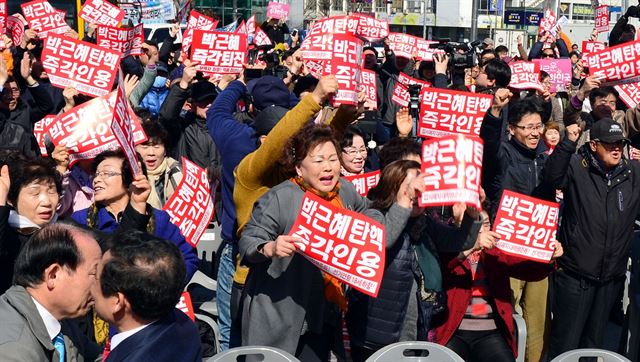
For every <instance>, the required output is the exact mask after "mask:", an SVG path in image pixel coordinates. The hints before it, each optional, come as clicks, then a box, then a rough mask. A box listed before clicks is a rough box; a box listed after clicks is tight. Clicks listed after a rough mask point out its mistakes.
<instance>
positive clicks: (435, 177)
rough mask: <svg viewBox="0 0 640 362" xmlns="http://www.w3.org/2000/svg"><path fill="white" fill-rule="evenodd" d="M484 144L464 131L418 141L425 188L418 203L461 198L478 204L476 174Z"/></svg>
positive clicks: (451, 201)
mask: <svg viewBox="0 0 640 362" xmlns="http://www.w3.org/2000/svg"><path fill="white" fill-rule="evenodd" d="M483 150H484V145H483V143H482V139H480V138H479V137H471V136H465V135H457V136H447V137H443V138H432V139H430V140H426V141H424V142H423V143H422V173H423V174H424V175H425V176H424V184H425V191H424V192H423V193H422V195H421V197H420V199H419V204H420V206H423V207H424V206H441V205H453V204H455V203H457V202H464V203H466V204H468V205H473V206H475V207H476V208H480V175H481V172H482V152H483Z"/></svg>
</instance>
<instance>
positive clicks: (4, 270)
mask: <svg viewBox="0 0 640 362" xmlns="http://www.w3.org/2000/svg"><path fill="white" fill-rule="evenodd" d="M638 13H639V12H638V9H637V8H636V7H635V6H632V7H630V8H629V10H628V11H627V13H626V14H625V15H624V16H623V17H621V19H620V20H619V21H618V23H617V24H616V26H615V27H614V28H613V30H612V31H611V33H610V34H609V40H608V43H609V45H610V46H614V45H617V44H623V43H625V42H630V41H634V39H635V29H634V27H633V26H631V25H629V24H628V18H629V17H634V16H636V17H637V16H638V15H639V14H638ZM262 28H263V30H264V32H265V33H266V34H267V36H268V37H269V38H270V39H271V40H272V42H273V43H274V44H282V46H277V48H278V49H283V50H284V51H272V52H273V53H272V54H275V55H276V56H277V59H278V66H279V67H282V68H284V69H285V71H284V72H282V73H283V75H282V74H278V72H271V74H268V73H269V72H268V71H267V69H264V67H262V68H258V71H259V72H261V75H260V76H259V77H253V79H248V78H247V77H246V75H247V74H248V72H246V71H243V72H239V73H237V74H224V75H222V76H220V77H211V78H209V77H206V76H204V75H203V73H201V72H199V71H198V67H197V64H195V63H193V62H191V61H190V60H189V59H188V57H187V55H185V54H181V52H180V47H179V46H175V45H174V42H175V40H176V37H177V35H178V32H179V31H180V27H179V25H177V24H175V25H173V26H172V27H171V30H170V32H169V35H168V37H167V38H166V39H164V40H163V42H162V44H157V43H155V42H153V41H146V42H145V43H144V44H143V45H142V48H143V49H142V50H143V52H142V55H140V56H128V57H125V58H123V59H122V61H121V69H122V71H123V73H124V75H125V77H124V83H125V84H124V87H125V88H126V94H127V97H128V100H129V103H130V106H131V108H132V109H133V110H134V112H135V114H136V116H137V118H138V120H139V121H140V123H141V125H142V129H143V130H144V133H145V134H146V136H147V138H146V141H144V142H143V143H140V144H138V145H136V147H135V150H136V151H137V157H138V159H139V164H140V167H141V169H142V174H141V175H134V174H133V173H132V172H131V169H130V167H129V164H128V160H127V156H126V154H125V152H124V151H123V150H122V149H112V150H108V151H104V152H101V153H100V154H98V155H96V156H95V157H94V158H91V159H81V160H78V161H77V162H75V163H73V164H72V165H71V162H70V156H71V155H72V154H73V152H74V150H73V149H72V148H70V147H67V146H66V145H65V144H62V143H61V144H52V143H51V142H49V141H47V142H45V143H46V148H47V155H46V156H42V155H41V148H40V145H39V144H38V142H37V141H36V139H35V136H34V124H35V123H36V122H37V121H40V120H41V119H42V118H43V117H45V116H46V115H59V114H63V113H65V112H69V111H70V110H72V109H73V108H74V107H76V106H79V105H81V104H83V103H84V102H87V101H89V100H90V99H91V97H88V96H86V95H83V94H80V93H79V92H78V91H77V90H76V89H73V88H64V89H62V88H58V87H56V86H53V85H52V83H51V81H50V80H49V78H48V76H47V73H46V71H44V70H43V67H42V59H41V58H40V54H41V51H42V47H43V42H42V39H40V38H39V37H38V34H37V32H35V31H34V30H32V29H26V30H25V32H24V34H23V35H22V39H21V41H20V43H18V44H14V43H13V42H12V39H11V38H10V37H9V36H7V35H3V36H2V39H3V41H4V43H5V44H6V45H7V47H6V49H5V50H4V51H3V57H2V59H1V60H0V84H2V87H3V88H2V93H1V95H0V166H1V168H0V293H3V294H2V296H1V297H0V324H1V325H2V327H3V328H2V329H1V330H0V360H3V361H4V360H21V361H27V360H28V361H65V360H78V361H82V360H96V359H99V358H101V357H100V355H101V354H102V360H103V361H109V362H111V361H147V360H149V361H151V360H153V361H198V360H201V359H202V358H203V356H206V355H207V354H208V352H209V351H207V350H206V349H204V350H203V347H202V346H203V345H207V343H206V342H207V341H206V338H210V337H208V335H207V336H205V335H204V334H202V333H201V331H199V330H198V328H197V327H196V324H194V323H193V322H192V321H191V320H190V319H189V318H188V317H187V316H186V315H185V314H184V313H182V312H181V311H179V310H177V309H176V308H175V306H176V304H177V303H178V301H179V299H180V296H181V293H182V291H183V289H184V288H185V285H186V284H187V282H188V281H189V280H190V279H191V277H192V276H193V275H194V273H196V271H197V270H198V264H199V261H198V255H197V252H196V249H195V248H194V247H193V246H192V245H191V244H189V243H188V242H187V240H185V236H184V235H182V233H181V232H180V229H179V228H178V226H176V225H174V224H173V223H172V221H171V218H170V216H169V214H168V213H167V212H166V211H163V207H164V206H165V204H166V203H167V202H168V200H169V199H170V198H171V196H172V195H173V194H174V192H176V190H177V189H178V185H179V184H180V182H181V180H182V178H183V171H184V170H183V168H182V167H183V166H182V165H181V163H180V162H179V160H181V159H182V158H186V159H188V160H190V161H192V162H193V163H195V164H196V165H198V166H199V167H201V168H204V169H206V170H207V173H208V175H209V177H210V179H211V180H218V181H219V185H220V187H219V190H216V189H213V190H212V193H213V194H215V193H219V195H217V197H215V199H216V204H215V209H216V212H215V214H216V220H217V222H216V225H217V226H216V227H220V228H221V235H222V239H223V244H222V246H221V248H220V252H219V255H218V257H219V267H218V268H217V275H210V277H212V278H214V279H216V280H217V293H216V303H217V307H218V318H217V323H218V324H219V327H220V337H221V339H220V341H219V343H220V346H221V349H222V350H226V349H229V348H233V347H238V346H252V345H263V346H271V347H276V348H280V349H282V350H284V351H287V352H289V353H290V354H292V355H295V356H296V357H298V358H299V359H300V360H301V361H328V360H329V359H330V358H335V359H337V360H338V361H365V360H367V358H369V357H370V356H371V355H373V354H374V353H375V352H376V351H377V350H379V349H381V348H382V347H384V346H387V345H389V344H392V343H395V342H399V341H415V340H417V341H431V342H436V343H439V344H442V345H445V346H447V347H448V348H450V349H451V350H453V351H454V352H456V353H457V354H458V355H459V356H461V357H462V358H463V359H464V360H465V361H492V362H494V361H514V360H515V358H516V355H517V353H518V351H517V340H516V334H515V331H514V329H515V327H514V318H513V314H514V313H519V314H522V316H523V318H524V320H525V322H526V326H527V337H526V351H525V360H526V361H530V362H534V361H535V362H538V361H545V360H550V359H552V358H554V357H556V356H558V355H560V354H562V353H563V352H566V351H569V350H573V349H577V348H603V347H604V339H605V333H606V331H607V327H606V326H607V323H609V322H610V319H611V316H613V315H615V314H616V312H620V310H621V306H619V305H618V304H619V303H620V302H621V299H622V292H623V289H624V285H625V275H626V272H627V264H628V260H629V256H630V250H631V247H632V242H633V240H634V225H635V220H636V218H637V217H638V214H639V212H640V193H639V192H638V191H637V190H638V189H639V188H640V185H639V184H638V183H639V182H640V163H638V159H640V152H639V151H638V149H637V148H640V142H639V141H640V112H639V111H638V110H637V107H636V108H628V107H627V106H626V105H625V104H623V103H622V102H620V99H619V96H618V92H617V91H616V90H615V89H614V88H612V87H610V86H603V85H602V84H601V80H600V79H599V78H598V77H596V76H594V75H590V74H589V73H588V69H586V68H585V67H584V66H583V64H582V62H581V57H582V54H581V52H580V51H579V50H578V47H577V45H575V44H567V43H566V42H565V40H564V39H566V37H564V36H561V35H560V34H559V35H558V36H557V38H556V40H555V42H549V41H548V40H549V36H550V35H549V34H545V33H542V34H541V35H540V37H539V39H537V41H536V42H534V43H533V44H532V45H531V47H530V51H529V53H528V54H527V52H526V49H525V48H526V46H527V44H526V43H525V42H524V40H523V39H522V38H519V39H518V49H508V48H506V47H505V46H502V45H501V46H498V47H495V48H494V43H493V41H492V40H491V39H486V40H485V41H484V43H483V44H482V51H481V52H479V53H478V54H474V57H475V59H474V60H475V64H474V66H473V67H470V68H466V69H464V71H463V72H461V71H460V69H457V68H454V67H451V65H450V64H449V63H450V61H451V55H450V54H449V55H448V54H441V53H438V54H435V55H434V56H433V60H430V61H426V60H422V61H420V60H416V59H415V58H411V59H408V58H403V57H400V56H396V54H394V52H393V50H392V47H391V46H390V45H391V41H390V40H389V39H384V40H383V41H382V44H383V51H382V52H379V51H378V50H377V49H376V48H375V47H373V46H365V47H364V48H363V54H362V58H363V65H362V67H363V68H364V69H368V70H372V71H375V72H376V73H375V74H376V75H375V77H376V79H375V81H376V84H377V89H376V90H377V95H378V97H377V107H375V108H376V109H373V108H372V107H371V106H370V105H367V102H366V99H365V97H364V95H363V94H362V93H360V94H359V95H358V105H357V106H352V105H344V104H343V105H340V106H337V107H332V106H331V99H332V97H333V96H334V95H335V94H336V93H337V92H338V90H339V88H340V85H339V82H338V80H337V79H336V77H335V76H334V75H325V76H321V77H314V76H313V75H312V74H310V71H309V69H308V68H307V67H306V66H305V59H304V57H303V55H302V53H301V52H300V49H299V47H300V44H301V43H302V42H303V40H304V36H305V32H304V31H303V30H302V29H300V30H297V29H292V30H290V29H289V28H288V27H287V25H286V23H284V22H282V21H278V20H276V19H268V20H267V21H266V22H265V23H264V24H262ZM95 30H96V26H95V24H91V25H89V31H88V32H87V35H86V36H85V37H84V39H83V40H85V41H89V42H95V33H96V31H95ZM558 31H560V29H558ZM66 35H67V36H70V37H76V38H77V37H78V34H77V33H75V32H74V31H70V32H69V33H67V34H66ZM595 35H597V34H595ZM595 35H594V37H595ZM575 40H576V41H577V40H578V39H575ZM592 40H593V39H592ZM569 49H571V52H570V51H569ZM516 54H517V55H516ZM513 55H515V57H516V58H517V59H520V60H532V59H536V58H568V59H571V62H572V70H573V72H572V79H571V82H570V84H567V87H565V89H564V90H563V91H557V90H556V89H553V88H552V86H551V80H550V75H549V74H547V73H546V72H540V77H539V82H540V84H541V86H542V87H541V88H540V89H537V90H522V89H518V90H516V89H514V88H512V87H510V82H511V69H510V67H509V64H508V62H510V61H513V60H514V57H513ZM245 67H246V69H247V70H251V71H255V70H256V66H255V65H252V64H247V65H246V66H245ZM401 72H402V73H405V74H406V75H409V76H411V77H413V78H415V79H419V80H422V81H427V82H429V83H430V84H431V86H432V87H435V88H442V89H453V90H456V91H463V92H477V93H482V94H489V95H491V97H492V98H493V100H492V104H491V106H490V108H489V109H488V110H487V112H486V114H485V115H484V119H483V121H482V125H481V128H480V137H481V139H482V141H483V142H484V151H483V157H482V180H481V186H482V187H481V189H480V199H481V202H482V207H481V208H476V207H474V206H472V205H467V204H465V203H460V202H458V203H455V204H453V205H452V206H451V205H449V206H443V207H437V208H434V207H432V208H424V207H420V206H419V202H418V199H419V197H420V194H421V193H422V192H423V191H424V190H425V181H424V175H423V174H421V161H422V152H421V142H422V140H420V139H417V138H415V137H412V135H415V123H414V119H413V118H412V115H411V112H410V110H409V109H408V108H406V107H402V106H400V105H398V104H396V103H395V102H394V101H392V94H393V91H394V88H395V87H396V84H397V83H398V82H399V81H398V75H399V74H400V73H401ZM375 170H379V171H380V172H381V173H380V179H379V181H378V183H377V185H376V186H375V187H373V188H372V189H371V190H370V191H369V193H368V195H367V196H366V197H363V196H361V194H360V193H359V192H358V191H357V190H356V188H355V186H354V185H353V184H352V183H351V182H350V181H348V180H347V179H346V178H345V177H351V176H356V175H361V174H365V173H368V172H370V171H375ZM505 190H508V191H514V192H517V193H520V194H524V195H528V196H532V197H535V198H538V199H542V200H549V201H557V202H559V203H560V204H561V215H560V220H561V222H560V223H559V229H558V233H557V238H556V239H557V240H555V241H554V242H553V255H552V257H551V261H550V262H539V261H532V260H527V259H524V258H520V257H517V256H514V255H510V254H507V253H505V252H503V251H501V250H500V249H498V248H497V247H496V246H497V242H498V240H499V239H500V235H499V234H497V233H496V232H494V231H492V227H491V225H492V223H493V221H494V219H495V217H496V212H497V209H498V206H499V205H498V204H499V201H500V199H501V196H502V194H503V192H504V191H505ZM634 190H635V191H634ZM305 193H312V194H314V195H316V196H317V197H319V198H320V199H322V200H324V201H326V202H327V203H329V204H331V205H333V206H335V207H338V208H343V209H347V210H351V211H355V212H357V213H361V214H363V215H365V216H367V217H369V218H371V219H373V220H375V221H377V222H378V223H380V224H381V225H383V226H384V228H385V237H386V245H385V247H384V249H385V250H384V252H385V264H384V274H383V277H382V282H381V284H380V289H379V293H378V295H377V297H373V296H371V295H368V294H365V293H363V292H361V291H358V290H356V289H354V288H351V287H349V286H348V285H347V284H345V283H343V282H342V281H340V279H338V278H336V277H335V276H332V275H331V274H328V273H325V272H323V271H321V270H320V269H319V268H318V267H317V266H316V265H315V264H314V263H312V262H311V261H309V260H308V259H307V258H305V257H304V256H303V255H301V254H300V253H298V252H296V251H297V250H298V247H297V246H296V243H297V242H299V241H300V239H299V238H298V237H295V236H292V235H290V231H291V228H292V226H293V225H294V223H295V221H296V217H297V216H298V214H299V213H300V209H301V207H302V206H301V204H302V200H303V197H304V195H305ZM552 316H553V318H552ZM636 318H637V317H636ZM614 319H615V318H614ZM634 337H636V338H637V336H635V335H632V338H631V343H630V344H629V346H628V348H627V350H628V353H629V357H630V358H631V359H632V360H637V359H638V358H640V357H638V355H637V353H638V351H637V350H638V348H637V347H638V346H640V340H639V339H634Z"/></svg>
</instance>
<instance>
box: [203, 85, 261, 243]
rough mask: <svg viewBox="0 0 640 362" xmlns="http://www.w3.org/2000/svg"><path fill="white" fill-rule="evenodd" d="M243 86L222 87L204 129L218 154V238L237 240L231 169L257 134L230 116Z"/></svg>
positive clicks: (251, 148) (252, 145)
mask: <svg viewBox="0 0 640 362" xmlns="http://www.w3.org/2000/svg"><path fill="white" fill-rule="evenodd" d="M245 93H247V87H246V86H245V85H244V84H242V82H240V81H234V82H232V83H231V84H229V85H228V86H227V88H225V90H224V91H222V92H221V93H220V94H219V95H218V97H217V98H216V100H215V101H214V102H213V104H212V105H211V108H209V111H208V112H207V129H208V130H209V135H211V138H213V142H214V143H215V144H216V146H217V147H218V151H219V152H220V154H221V155H224V157H222V219H221V223H222V238H223V239H224V240H237V239H238V238H237V236H236V231H237V230H238V221H237V220H236V207H235V205H234V203H233V185H234V182H235V181H234V176H233V171H234V170H235V168H236V167H237V166H238V164H239V163H240V161H242V159H243V158H244V157H245V156H246V155H248V154H250V153H251V152H253V151H255V149H256V142H257V137H256V134H255V132H254V130H253V128H251V127H250V126H248V125H246V124H244V123H241V122H238V121H236V120H235V118H233V112H235V110H236V104H237V103H238V100H239V99H240V98H241V97H242V95H243V94H245Z"/></svg>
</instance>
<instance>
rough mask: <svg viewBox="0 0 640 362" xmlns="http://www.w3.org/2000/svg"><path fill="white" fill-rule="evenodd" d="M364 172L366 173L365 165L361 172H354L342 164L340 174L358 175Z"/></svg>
mask: <svg viewBox="0 0 640 362" xmlns="http://www.w3.org/2000/svg"><path fill="white" fill-rule="evenodd" d="M363 173H364V167H363V168H362V170H360V172H359V173H353V172H349V171H347V169H346V168H344V167H343V166H342V165H340V176H356V175H362V174H363Z"/></svg>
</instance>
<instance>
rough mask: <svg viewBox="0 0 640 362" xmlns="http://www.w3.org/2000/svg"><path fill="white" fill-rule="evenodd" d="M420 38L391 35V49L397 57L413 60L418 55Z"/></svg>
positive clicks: (401, 34)
mask: <svg viewBox="0 0 640 362" xmlns="http://www.w3.org/2000/svg"><path fill="white" fill-rule="evenodd" d="M417 44H418V38H417V37H415V36H411V35H408V34H404V33H391V34H389V49H391V50H392V51H393V52H394V53H395V55H396V57H402V58H407V59H411V58H412V57H413V55H414V54H416V53H417V49H418V48H417V47H418V45H417Z"/></svg>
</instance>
